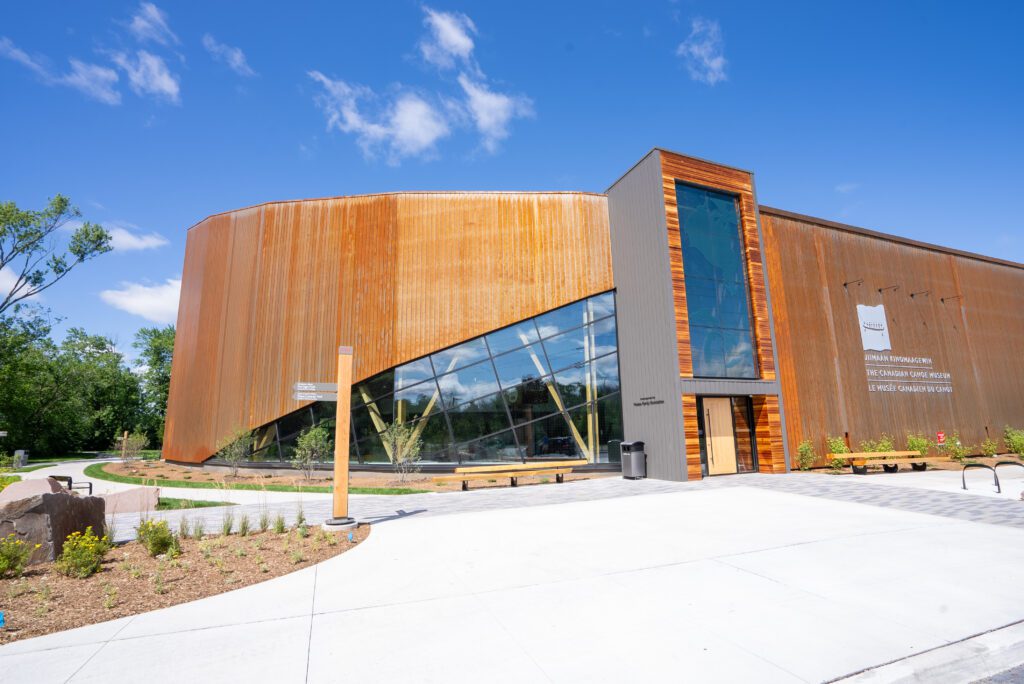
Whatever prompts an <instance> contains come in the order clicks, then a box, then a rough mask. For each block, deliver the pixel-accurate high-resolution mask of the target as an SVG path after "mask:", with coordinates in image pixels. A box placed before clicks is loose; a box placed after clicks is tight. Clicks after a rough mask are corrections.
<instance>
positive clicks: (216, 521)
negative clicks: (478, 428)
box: [113, 473, 1024, 541]
mask: <svg viewBox="0 0 1024 684" xmlns="http://www.w3.org/2000/svg"><path fill="white" fill-rule="evenodd" d="M718 487H757V488H761V489H769V490H774V491H779V492H785V493H788V494H797V495H801V496H814V497H822V498H826V499H833V500H838V501H846V502H850V503H858V504H864V505H868V506H880V507H883V508H895V509H898V510H903V511H910V512H914V513H925V514H929V515H939V516H944V517H947V518H956V519H960V520H966V521H971V522H980V523H990V524H993V525H1008V526H1011V527H1019V528H1024V502H1021V501H1014V500H1009V499H995V498H988V497H979V496H971V495H966V494H957V493H953V492H943V491H935V490H926V489H918V488H914V487H897V486H890V485H878V484H872V483H870V482H865V481H864V480H862V479H860V478H855V477H853V476H846V477H836V476H832V475H819V474H814V473H791V474H788V475H762V474H759V473H752V474H747V475H734V476H728V477H714V478H706V479H704V480H701V481H699V482H666V481H662V480H635V481H634V480H624V479H621V478H617V477H608V478H600V479H595V480H580V481H575V482H567V483H564V484H545V485H529V486H521V487H516V488H502V489H480V490H476V491H469V492H444V493H441V492H431V493H427V494H408V495H404V496H369V495H353V496H352V497H351V500H350V513H351V514H352V515H353V517H355V518H356V519H358V520H361V521H366V522H371V523H383V522H387V521H391V520H399V519H402V518H406V517H409V516H430V515H448V514H453V513H467V512H473V511H487V510H499V509H508V508H520V507H527V506H546V505H555V504H561V503H569V502H576V501H592V500H599V499H609V498H615V497H624V496H641V495H647V494H666V493H671V492H683V491H691V490H694V491H696V490H701V489H712V488H718ZM228 510H230V513H231V514H233V516H234V518H235V521H236V524H237V521H238V520H239V519H241V517H242V516H243V515H246V516H248V517H249V520H250V523H251V524H252V526H253V527H255V526H256V522H257V520H258V518H259V516H260V514H261V513H262V512H263V511H264V510H266V511H267V512H268V513H269V515H270V516H271V519H273V518H274V517H275V516H277V515H282V516H284V518H285V521H286V523H287V524H288V525H293V524H295V521H296V519H297V516H298V513H299V511H300V510H301V511H302V514H303V515H304V517H305V518H306V520H307V521H308V522H309V523H310V524H311V525H319V524H320V523H322V522H323V521H324V520H326V519H327V518H329V517H330V516H331V502H330V501H329V500H325V499H319V500H316V501H313V500H306V501H302V500H300V499H298V498H296V500H295V501H290V502H275V503H267V504H265V505H263V504H248V505H239V506H231V507H230V509H228V508H227V507H213V508H199V509H191V510H184V511H160V512H157V513H152V514H150V515H149V516H148V517H150V518H155V519H165V520H167V521H168V522H169V523H170V524H171V525H172V526H177V525H178V521H179V520H180V519H181V518H182V517H183V516H184V517H187V518H188V519H189V521H190V522H194V521H195V520H197V519H200V518H201V519H202V520H203V524H204V526H205V529H206V532H207V534H210V533H216V532H219V530H220V529H221V524H222V521H223V520H224V516H225V513H226V511H228ZM138 521H139V514H137V513H125V514H119V515H115V516H113V527H114V538H115V540H116V541H126V540H130V539H133V538H134V536H135V529H134V528H135V526H136V525H137V524H138Z"/></svg>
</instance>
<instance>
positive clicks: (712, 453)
mask: <svg viewBox="0 0 1024 684" xmlns="http://www.w3.org/2000/svg"><path fill="white" fill-rule="evenodd" d="M704 424H705V425H706V426H707V430H705V432H707V433H708V436H709V437H711V436H712V435H714V430H712V429H711V410H710V409H704ZM705 442H706V443H707V445H708V456H709V457H710V458H711V462H712V463H714V462H715V443H714V442H713V441H712V440H711V439H706V440H705Z"/></svg>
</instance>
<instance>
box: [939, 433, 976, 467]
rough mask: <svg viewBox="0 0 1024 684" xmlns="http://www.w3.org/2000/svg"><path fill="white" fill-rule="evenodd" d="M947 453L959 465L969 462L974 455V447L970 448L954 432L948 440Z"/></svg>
mask: <svg viewBox="0 0 1024 684" xmlns="http://www.w3.org/2000/svg"><path fill="white" fill-rule="evenodd" d="M945 449H946V453H947V454H949V457H950V458H951V459H953V460H954V461H956V462H957V463H963V462H964V461H966V460H967V457H968V456H970V455H971V454H972V453H974V447H972V446H968V445H966V444H964V443H962V442H961V441H960V434H959V433H957V432H954V433H953V434H952V435H950V438H949V439H948V440H946V447H945Z"/></svg>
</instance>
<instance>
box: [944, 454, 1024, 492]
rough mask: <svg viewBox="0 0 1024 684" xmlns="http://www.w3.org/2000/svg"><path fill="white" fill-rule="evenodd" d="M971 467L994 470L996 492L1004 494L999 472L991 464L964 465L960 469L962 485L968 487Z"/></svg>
mask: <svg viewBox="0 0 1024 684" xmlns="http://www.w3.org/2000/svg"><path fill="white" fill-rule="evenodd" d="M1004 463H1013V461H1004ZM996 465H1000V464H999V463H997V464H996ZM1019 465H1022V466H1024V464H1019ZM971 468H985V469H986V470H991V471H992V477H993V478H994V479H995V484H996V494H1002V493H1003V488H1002V487H1001V486H1000V484H999V473H997V472H996V469H995V468H993V467H992V466H990V465H985V464H984V463H968V464H967V465H965V466H964V469H963V470H961V471H960V485H961V486H962V487H963V488H964V489H967V471H968V470H970V469H971Z"/></svg>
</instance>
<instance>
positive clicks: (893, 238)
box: [758, 204, 1024, 269]
mask: <svg viewBox="0 0 1024 684" xmlns="http://www.w3.org/2000/svg"><path fill="white" fill-rule="evenodd" d="M758 211H760V212H761V213H762V214H770V215H772V216H778V217H779V218H787V219H793V220H795V221H803V222H804V223H814V224H816V225H819V226H822V227H823V228H831V229H833V230H840V231H843V232H845V233H853V234H855V235H864V236H867V237H873V238H878V239H881V240H886V241H888V242H895V243H897V244H901V245H907V246H908V247H918V248H920V249H927V250H929V251H932V252H939V253H941V254H950V255H952V256H959V257H964V258H967V259H974V260H976V261H986V262H988V263H990V264H997V265H999V266H1009V267H1011V268H1019V269H1024V264H1022V263H1018V262H1016V261H1009V260H1007V259H1000V258H998V257H992V256H987V255H985V254H978V253H977V252H968V251H966V250H962V249H955V248H953V247H945V246H943V245H936V244H932V243H930V242H922V241H921V240H914V239H912V238H908V237H902V236H900V235H893V234H892V233H882V232H880V231H877V230H871V229H869V228H860V227H858V226H851V225H849V224H846V223H839V222H837V221H829V220H828V219H823V218H817V217H815V216H808V215H806V214H798V213H796V212H794V211H786V210H785V209H776V208H774V207H768V206H765V205H763V204H762V205H759V206H758Z"/></svg>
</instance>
